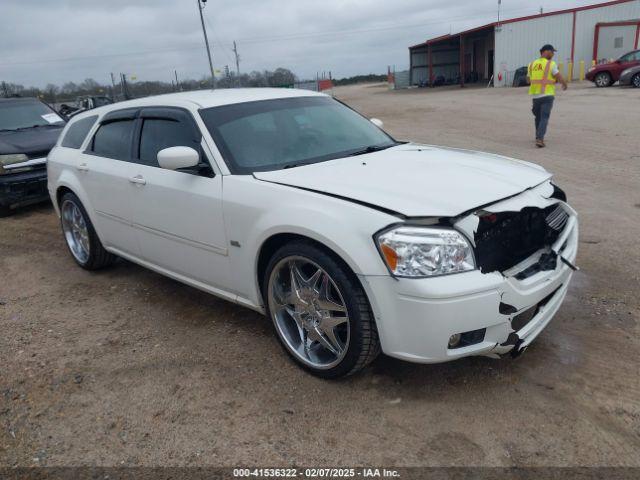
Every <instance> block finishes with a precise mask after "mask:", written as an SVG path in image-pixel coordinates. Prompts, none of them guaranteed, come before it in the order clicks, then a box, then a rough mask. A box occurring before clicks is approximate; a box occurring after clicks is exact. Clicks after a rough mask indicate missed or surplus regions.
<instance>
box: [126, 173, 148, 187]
mask: <svg viewBox="0 0 640 480" xmlns="http://www.w3.org/2000/svg"><path fill="white" fill-rule="evenodd" d="M129 181H130V182H131V183H135V184H136V185H146V184H147V181H146V180H145V179H144V178H142V175H136V176H135V177H129Z"/></svg>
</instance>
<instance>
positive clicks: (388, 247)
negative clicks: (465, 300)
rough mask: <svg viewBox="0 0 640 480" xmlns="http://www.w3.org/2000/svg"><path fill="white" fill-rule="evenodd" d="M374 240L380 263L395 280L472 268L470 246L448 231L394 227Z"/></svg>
mask: <svg viewBox="0 0 640 480" xmlns="http://www.w3.org/2000/svg"><path fill="white" fill-rule="evenodd" d="M375 240H376V243H377V245H378V249H379V250H380V253H381V254H382V258H383V260H384V262H385V263H386V264H387V267H389V270H390V271H391V273H392V274H393V275H395V276H397V277H409V278H424V277H434V276H438V275H447V274H450V273H459V272H467V271H469V270H474V269H475V268H476V267H475V261H474V258H473V251H472V249H471V245H469V242H468V241H467V239H466V238H465V237H464V236H463V235H462V234H460V233H458V232H457V231H455V230H452V229H447V228H435V227H396V228H393V229H391V230H387V231H386V232H382V233H380V234H379V235H377V236H376V238H375Z"/></svg>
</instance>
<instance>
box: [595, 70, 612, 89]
mask: <svg viewBox="0 0 640 480" xmlns="http://www.w3.org/2000/svg"><path fill="white" fill-rule="evenodd" d="M609 83H611V80H610V77H609V75H608V74H606V73H599V74H598V75H596V85H597V86H599V87H608V86H609Z"/></svg>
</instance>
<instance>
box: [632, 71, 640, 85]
mask: <svg viewBox="0 0 640 480" xmlns="http://www.w3.org/2000/svg"><path fill="white" fill-rule="evenodd" d="M631 86H632V87H635V88H640V73H636V74H635V75H634V76H633V78H632V79H631Z"/></svg>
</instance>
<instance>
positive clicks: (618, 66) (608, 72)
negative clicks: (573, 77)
mask: <svg viewBox="0 0 640 480" xmlns="http://www.w3.org/2000/svg"><path fill="white" fill-rule="evenodd" d="M636 65H640V50H634V51H633V52H629V53H627V54H625V55H623V56H621V57H620V58H619V59H618V60H616V61H614V62H611V63H600V64H598V65H594V66H593V67H591V68H590V69H589V71H588V72H587V80H590V81H592V82H593V83H595V84H596V87H609V86H611V85H613V84H614V83H616V82H617V81H618V80H619V79H620V75H621V74H622V72H623V71H625V70H626V69H627V68H631V67H635V66H636Z"/></svg>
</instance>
